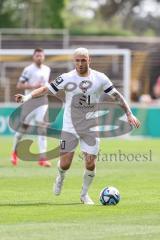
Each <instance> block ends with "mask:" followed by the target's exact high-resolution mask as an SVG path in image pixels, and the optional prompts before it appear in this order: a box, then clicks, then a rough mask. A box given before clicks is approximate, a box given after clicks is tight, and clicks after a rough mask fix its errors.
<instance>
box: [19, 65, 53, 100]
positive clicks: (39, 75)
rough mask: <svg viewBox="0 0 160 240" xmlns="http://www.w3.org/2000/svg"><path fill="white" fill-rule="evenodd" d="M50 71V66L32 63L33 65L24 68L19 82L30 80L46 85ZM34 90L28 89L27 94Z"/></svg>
mask: <svg viewBox="0 0 160 240" xmlns="http://www.w3.org/2000/svg"><path fill="white" fill-rule="evenodd" d="M50 71H51V70H50V68H49V67H48V66H46V65H44V64H43V65H41V67H40V68H39V67H37V65H36V64H35V63H32V64H31V65H29V66H27V67H26V68H24V70H23V72H22V74H21V76H20V78H19V82H28V83H29V84H32V85H36V84H41V85H45V84H46V83H47V82H49V77H50ZM32 91H33V89H26V90H25V94H26V95H27V94H29V93H31V92H32Z"/></svg>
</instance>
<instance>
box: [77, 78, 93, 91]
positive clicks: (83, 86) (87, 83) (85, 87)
mask: <svg viewBox="0 0 160 240" xmlns="http://www.w3.org/2000/svg"><path fill="white" fill-rule="evenodd" d="M91 86H92V82H91V81H88V80H83V81H82V82H81V83H80V85H79V88H80V89H81V90H82V91H83V93H85V92H87V90H88V88H90V87H91Z"/></svg>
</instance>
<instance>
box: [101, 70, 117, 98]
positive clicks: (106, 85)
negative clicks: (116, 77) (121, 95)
mask: <svg viewBox="0 0 160 240" xmlns="http://www.w3.org/2000/svg"><path fill="white" fill-rule="evenodd" d="M102 81H103V90H104V92H105V93H107V94H108V95H111V94H112V93H113V92H114V91H115V88H114V86H113V83H112V82H111V80H110V79H109V78H108V77H107V76H106V75H105V74H104V73H103V74H102Z"/></svg>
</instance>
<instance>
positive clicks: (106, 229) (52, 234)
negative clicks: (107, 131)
mask: <svg viewBox="0 0 160 240" xmlns="http://www.w3.org/2000/svg"><path fill="white" fill-rule="evenodd" d="M52 145H56V142H55V141H49V148H50V149H51V148H52ZM0 146H1V151H0V239H1V240H28V239H30V240H51V239H52V240H53V239H59V240H61V239H63V240H69V239H70V240H83V239H84V240H85V239H86V240H91V239H92V240H106V239H110V240H115V239H116V240H122V239H123V240H128V239H131V240H137V239H140V240H141V239H143V240H146V239H152V240H154V239H155V240H158V239H159V235H160V226H159V225H160V224H159V223H160V217H159V216H160V191H159V183H160V174H159V169H160V161H159V156H160V148H159V146H160V140H136V141H129V140H128V141H127V140H122V139H119V140H109V141H106V140H103V141H102V142H101V148H100V149H101V150H100V152H101V156H99V159H98V160H99V161H98V162H97V176H96V178H95V180H94V183H93V185H92V187H91V189H90V196H91V197H92V199H93V200H94V201H95V205H94V206H85V205H83V204H81V203H80V200H79V193H80V189H81V183H82V174H83V161H82V160H81V156H80V152H79V150H78V151H77V154H76V156H75V158H74V161H73V165H72V167H71V169H70V171H69V172H68V175H67V178H66V181H65V184H64V188H63V192H62V195H60V196H58V197H56V196H54V195H53V193H52V185H53V180H54V178H55V175H56V160H53V161H52V164H53V167H52V168H49V169H48V168H42V167H39V166H38V165H37V163H35V162H24V161H20V162H19V166H18V167H12V166H11V164H10V161H9V160H10V152H11V146H12V139H11V138H9V137H6V138H4V137H3V138H2V137H1V138H0ZM33 150H34V151H36V146H35V144H34V146H33ZM119 150H120V151H121V153H125V154H128V160H127V159H126V160H123V161H120V160H122V159H117V161H115V159H114V155H113V154H114V153H117V156H118V151H119ZM150 150H151V156H150V152H149V151H150ZM106 154H112V161H111V155H106ZM136 154H141V159H140V161H137V160H135V159H134V161H131V160H132V159H133V157H135V155H136ZM142 154H147V155H146V156H148V160H146V158H144V157H143V156H142ZM138 159H139V158H138ZM105 186H115V187H117V188H118V189H119V191H120V194H121V201H120V203H119V204H118V205H117V206H101V205H100V203H99V192H100V190H101V189H102V188H103V187H105Z"/></svg>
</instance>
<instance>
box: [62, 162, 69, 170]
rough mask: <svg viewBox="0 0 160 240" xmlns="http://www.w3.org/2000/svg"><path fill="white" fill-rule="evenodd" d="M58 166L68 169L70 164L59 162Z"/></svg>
mask: <svg viewBox="0 0 160 240" xmlns="http://www.w3.org/2000/svg"><path fill="white" fill-rule="evenodd" d="M60 167H61V169H63V170H68V169H69V168H70V164H69V163H62V164H60Z"/></svg>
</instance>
